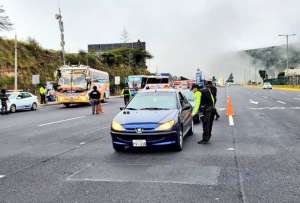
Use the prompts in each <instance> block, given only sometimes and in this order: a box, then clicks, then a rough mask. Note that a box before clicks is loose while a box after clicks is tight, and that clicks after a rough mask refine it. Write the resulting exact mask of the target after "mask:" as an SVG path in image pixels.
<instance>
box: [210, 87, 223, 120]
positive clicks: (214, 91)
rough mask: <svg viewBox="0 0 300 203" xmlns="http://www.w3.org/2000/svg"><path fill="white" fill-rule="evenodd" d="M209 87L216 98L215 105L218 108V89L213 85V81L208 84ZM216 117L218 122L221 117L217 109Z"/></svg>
mask: <svg viewBox="0 0 300 203" xmlns="http://www.w3.org/2000/svg"><path fill="white" fill-rule="evenodd" d="M207 86H208V88H209V89H210V91H211V94H212V95H213V97H214V104H215V106H216V103H217V88H216V87H215V86H214V85H213V83H212V82H211V81H208V82H207ZM215 116H216V120H218V119H219V118H220V115H219V114H218V111H217V109H216V108H215Z"/></svg>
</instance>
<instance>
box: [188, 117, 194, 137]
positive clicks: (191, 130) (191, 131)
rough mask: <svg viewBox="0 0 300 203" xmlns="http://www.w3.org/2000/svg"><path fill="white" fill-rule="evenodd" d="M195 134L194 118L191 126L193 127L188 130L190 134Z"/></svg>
mask: <svg viewBox="0 0 300 203" xmlns="http://www.w3.org/2000/svg"><path fill="white" fill-rule="evenodd" d="M193 134H194V121H193V120H192V126H191V128H190V130H189V132H188V135H189V136H192V135H193Z"/></svg>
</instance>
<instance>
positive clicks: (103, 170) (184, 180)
mask: <svg viewBox="0 0 300 203" xmlns="http://www.w3.org/2000/svg"><path fill="white" fill-rule="evenodd" d="M145 170H147V172H148V173H147V176H145ZM220 171H221V169H220V168H219V167H216V166H202V167H199V165H196V164H184V165H179V164H178V165H177V164H175V165H174V164H172V165H169V164H167V165H164V164H162V165H149V164H140V165H137V164H130V165H128V164H113V163H112V164H104V165H93V166H91V167H84V168H83V169H80V170H79V171H77V172H75V173H73V174H72V175H70V176H68V177H67V178H66V181H81V182H82V181H87V182H110V183H144V184H145V183H160V184H186V185H217V184H218V177H219V176H220ZM174 173H176V174H177V176H174ZM119 174H122V176H119ZM190 174H193V176H191V175H190Z"/></svg>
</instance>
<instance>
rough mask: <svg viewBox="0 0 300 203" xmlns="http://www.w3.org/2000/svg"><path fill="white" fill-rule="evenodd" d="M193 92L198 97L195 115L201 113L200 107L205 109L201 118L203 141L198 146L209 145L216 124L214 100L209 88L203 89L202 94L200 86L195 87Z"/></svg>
mask: <svg viewBox="0 0 300 203" xmlns="http://www.w3.org/2000/svg"><path fill="white" fill-rule="evenodd" d="M192 90H193V92H194V93H195V97H196V105H195V107H194V110H193V115H195V114H196V113H198V112H199V109H200V107H201V108H203V116H202V117H201V120H202V127H203V134H202V140H201V141H199V142H198V144H207V143H208V142H209V140H210V138H211V131H212V126H213V122H214V115H215V107H214V98H213V96H212V94H211V91H210V89H208V88H206V89H202V90H201V92H200V91H199V89H198V86H197V85H193V87H192ZM199 92H200V93H199Z"/></svg>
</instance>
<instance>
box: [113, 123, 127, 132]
mask: <svg viewBox="0 0 300 203" xmlns="http://www.w3.org/2000/svg"><path fill="white" fill-rule="evenodd" d="M111 128H112V129H113V130H116V131H124V130H125V129H124V128H123V126H122V125H121V124H120V123H118V122H117V121H115V120H113V121H112V124H111Z"/></svg>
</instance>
